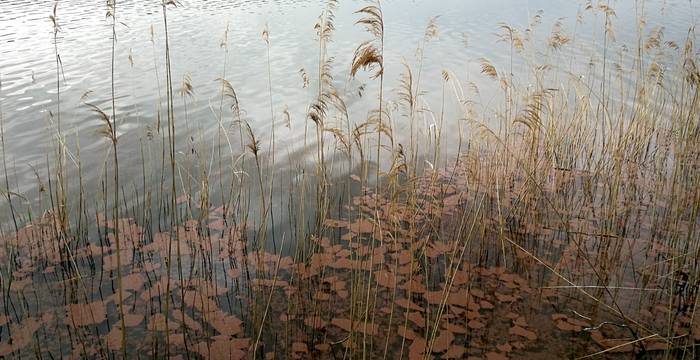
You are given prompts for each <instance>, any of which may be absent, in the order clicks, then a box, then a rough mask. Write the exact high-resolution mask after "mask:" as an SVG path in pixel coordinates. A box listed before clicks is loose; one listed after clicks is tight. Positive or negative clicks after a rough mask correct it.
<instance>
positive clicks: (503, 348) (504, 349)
mask: <svg viewBox="0 0 700 360" xmlns="http://www.w3.org/2000/svg"><path fill="white" fill-rule="evenodd" d="M496 349H498V350H500V351H502V352H504V353H509V352H511V351H513V347H512V346H511V345H510V344H509V343H505V344H498V345H496Z"/></svg>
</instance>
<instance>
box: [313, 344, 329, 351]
mask: <svg viewBox="0 0 700 360" xmlns="http://www.w3.org/2000/svg"><path fill="white" fill-rule="evenodd" d="M314 348H315V349H316V350H318V351H320V352H322V353H326V352H329V351H331V345H330V344H318V345H316V346H314Z"/></svg>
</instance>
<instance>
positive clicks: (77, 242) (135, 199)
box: [0, 0, 700, 359]
mask: <svg viewBox="0 0 700 360" xmlns="http://www.w3.org/2000/svg"><path fill="white" fill-rule="evenodd" d="M63 5H64V4H63V3H62V2H59V1H56V2H55V5H54V6H53V10H52V15H51V21H52V22H53V26H54V34H55V36H58V34H59V33H60V32H61V31H62V28H61V26H60V25H61V24H60V19H61V18H60V11H61V6H63ZM178 5H179V4H178V3H177V2H176V1H174V0H167V1H166V0H163V1H162V9H161V11H162V24H160V25H158V26H156V27H154V28H155V30H154V28H152V29H151V32H152V35H151V39H153V32H154V31H162V32H163V33H164V39H165V44H164V49H165V53H158V52H157V51H156V46H155V41H154V40H152V41H153V42H154V64H155V65H156V66H155V67H154V69H155V70H154V71H155V73H156V74H155V76H156V78H157V79H159V83H158V91H159V96H158V98H159V101H158V104H155V107H156V109H157V114H156V117H155V118H154V119H150V120H149V122H148V123H149V124H150V125H149V126H148V128H147V130H146V131H144V136H143V138H141V139H138V140H137V141H136V142H134V141H133V139H122V138H121V137H120V132H119V124H120V114H119V113H118V112H117V106H116V105H115V101H117V100H116V99H118V94H119V93H120V92H124V91H127V90H126V89H119V88H115V86H114V76H115V75H114V62H115V61H118V57H115V53H114V51H115V50H114V49H115V44H116V42H117V41H118V39H119V33H118V32H119V27H118V26H117V24H119V18H118V16H117V15H118V13H119V12H118V9H120V8H119V6H122V5H121V3H120V4H117V1H116V0H110V1H108V2H107V11H108V13H107V14H108V20H107V21H109V22H110V23H111V24H112V25H111V26H112V38H111V39H110V41H112V62H111V64H110V65H109V66H111V69H112V87H111V94H110V97H111V99H112V101H111V105H109V109H102V108H100V107H98V106H96V105H93V104H92V103H91V102H90V99H89V94H86V97H85V98H84V99H83V103H84V105H82V106H83V107H84V109H85V111H89V112H91V113H92V114H94V116H96V117H97V118H98V119H99V120H100V121H101V123H102V128H101V129H100V130H99V134H98V135H95V136H103V137H104V138H105V142H106V143H108V146H107V147H105V149H107V150H106V155H105V159H106V160H105V162H104V164H103V174H104V176H103V179H104V180H103V181H102V182H101V183H100V184H84V183H83V176H82V164H81V162H80V156H79V154H80V148H79V146H78V147H75V148H73V147H71V146H70V145H68V142H67V141H66V138H67V137H68V136H70V134H66V133H64V131H63V129H62V127H61V112H62V100H61V98H60V96H61V91H60V90H61V86H62V83H63V79H62V74H61V68H62V63H61V58H60V52H61V49H60V48H59V46H58V42H55V44H56V47H55V57H56V89H57V91H56V104H57V106H56V108H55V109H53V110H52V117H51V119H50V127H49V129H48V130H47V131H49V132H50V136H51V138H52V139H53V144H54V149H55V150H54V152H53V153H51V154H47V156H46V159H45V166H44V168H43V169H41V168H38V169H36V170H35V174H36V180H37V189H36V197H29V196H26V195H25V194H19V193H17V192H14V191H13V190H12V189H11V184H10V181H9V180H8V179H9V177H10V173H11V172H12V170H11V168H10V167H11V166H12V165H11V164H9V163H7V161H5V158H6V156H7V154H5V153H4V151H3V164H2V165H3V170H4V173H5V179H4V185H5V189H3V190H2V195H3V197H4V198H5V200H6V203H5V205H3V206H7V209H8V210H9V211H8V214H9V215H10V216H11V217H9V218H8V219H4V220H5V222H6V223H7V224H8V226H6V227H4V228H3V234H2V238H1V240H0V243H1V244H2V246H1V247H0V259H2V261H1V264H2V269H0V287H1V288H2V302H1V303H0V304H1V306H0V307H1V308H2V309H1V310H2V313H1V314H0V356H4V357H7V358H25V357H26V358H33V357H35V358H58V357H61V358H62V357H67V358H119V357H122V358H137V357H138V358H142V357H143V358H146V357H150V358H163V357H170V358H188V359H189V358H214V359H242V358H266V359H273V358H363V359H364V358H399V357H402V358H403V357H408V358H443V359H447V358H467V357H473V358H485V359H506V358H589V357H590V358H593V357H613V358H614V357H620V358H629V357H640V358H679V359H680V358H687V359H692V358H697V357H698V356H699V355H698V344H699V343H700V321H699V319H698V316H696V311H695V310H696V305H697V302H698V299H699V297H698V284H699V283H698V282H699V281H700V277H699V276H698V274H699V272H698V266H699V264H698V259H699V258H700V236H699V235H698V219H700V217H699V215H698V214H699V210H700V171H699V170H700V160H699V159H700V141H699V140H700V114H699V109H700V95H699V93H698V87H699V86H700V70H699V69H698V66H697V61H698V50H697V49H696V47H695V34H694V31H693V29H690V30H689V32H688V37H687V41H686V42H685V43H675V42H672V41H667V40H666V39H664V37H663V32H662V31H661V30H659V29H653V30H651V31H649V29H646V28H645V25H644V24H643V22H642V20H641V19H640V35H639V41H638V42H637V43H636V44H629V45H628V48H629V54H633V55H632V58H633V60H632V61H630V62H628V63H629V64H627V65H625V64H626V63H627V62H620V61H618V58H616V57H615V56H617V55H616V54H614V53H613V50H612V49H611V43H613V42H614V41H615V39H614V20H615V10H614V9H613V8H611V7H610V6H608V5H607V4H606V3H604V2H600V3H592V2H588V3H586V6H584V7H583V8H582V15H581V19H583V17H584V15H583V14H587V13H589V14H594V16H597V17H599V18H602V19H604V23H603V29H602V32H603V35H602V38H603V43H602V44H600V45H601V46H602V49H603V50H602V53H596V55H599V56H598V57H597V58H596V59H597V60H596V61H595V63H593V64H591V66H589V67H587V68H586V69H585V73H584V74H583V75H581V74H580V73H579V72H576V71H573V68H572V66H571V62H570V60H569V59H565V58H563V57H562V55H561V54H564V53H565V52H564V50H565V49H566V48H567V47H570V46H573V44H574V43H575V36H574V35H571V34H569V33H568V31H567V29H565V28H564V27H563V25H561V24H560V23H558V24H556V25H555V26H554V27H553V29H551V32H550V35H549V36H548V38H547V40H546V42H545V43H544V44H539V43H536V40H535V39H536V37H535V36H533V34H534V33H535V32H542V31H546V30H544V29H540V28H539V27H538V25H539V23H540V21H541V18H542V16H545V14H544V13H538V14H537V15H536V16H535V17H534V18H533V20H532V23H531V24H530V25H529V26H528V27H527V28H524V29H518V28H515V27H512V26H510V25H508V24H498V25H496V26H495V28H496V29H497V30H498V31H499V35H498V40H499V41H500V42H502V43H503V44H500V45H499V46H504V51H506V52H507V53H508V56H509V59H510V68H508V66H505V68H501V67H500V66H498V67H497V65H495V64H493V63H492V62H490V61H489V60H488V59H480V60H479V61H478V68H477V69H474V68H472V69H467V73H468V75H467V78H464V77H463V75H458V74H461V73H463V72H464V70H465V69H446V70H444V71H442V73H441V74H429V73H425V72H424V71H423V66H424V61H429V58H427V57H426V56H425V54H426V53H427V52H429V51H430V49H431V47H433V46H439V45H436V44H433V43H434V40H435V38H436V37H437V36H438V34H439V18H432V19H430V21H428V23H427V26H426V31H425V36H424V38H423V40H422V41H421V42H420V43H419V44H417V48H418V51H417V59H416V61H411V62H408V61H407V62H406V63H404V64H389V63H386V62H385V57H384V50H385V48H384V47H385V42H384V35H385V33H384V32H385V26H384V15H383V12H382V6H381V3H379V2H372V3H368V4H367V5H366V6H361V7H359V8H358V11H357V14H356V15H357V26H358V27H361V28H363V29H365V30H367V32H366V34H367V37H366V41H361V42H359V44H358V45H357V47H356V49H348V52H347V54H348V57H349V58H352V65H351V69H350V70H349V72H348V74H347V75H348V76H349V77H350V78H358V79H362V80H363V81H366V82H368V83H370V85H369V86H370V87H371V91H369V90H368V91H367V93H366V94H365V95H364V96H363V97H362V98H361V101H365V102H367V103H368V104H370V105H371V106H372V107H374V110H372V111H370V112H369V113H368V114H367V116H366V117H362V118H354V117H353V115H352V114H351V113H350V112H349V111H348V107H347V106H346V102H345V100H346V96H348V94H347V92H346V91H344V90H340V89H342V87H341V84H342V83H341V82H340V81H338V80H337V79H334V77H333V74H335V73H336V71H335V70H336V69H334V59H333V58H332V57H331V56H330V55H329V48H330V47H332V46H334V44H333V42H332V39H333V36H334V31H335V21H336V18H335V11H336V10H337V5H338V4H337V2H336V1H334V0H330V1H328V3H327V4H326V5H325V8H324V10H323V12H322V13H321V14H320V16H319V18H318V22H317V23H316V24H311V26H314V28H315V29H316V32H317V39H316V40H317V44H318V48H317V49H316V50H317V53H316V54H315V55H316V56H317V65H318V67H317V68H316V69H313V70H311V69H302V70H301V71H300V75H301V79H302V80H301V82H302V83H301V84H300V86H302V87H309V88H310V92H311V93H312V94H313V95H312V96H311V100H310V103H309V106H308V110H307V112H306V113H305V114H291V113H290V112H289V111H288V110H287V109H286V108H285V109H284V111H281V110H279V109H281V108H282V106H281V105H280V104H279V103H278V102H277V101H278V97H277V96H276V94H275V93H274V90H273V86H272V84H273V83H274V82H275V79H274V78H273V77H272V72H271V71H270V66H271V65H270V64H271V61H270V58H271V57H274V56H275V53H274V48H275V33H274V32H273V31H270V30H269V29H268V28H267V27H266V28H265V29H264V30H262V31H261V40H260V41H264V43H265V46H266V50H267V58H266V59H265V61H266V62H267V73H266V74H262V75H261V77H263V78H265V83H266V84H267V85H268V86H267V88H266V89H260V91H267V92H268V93H269V96H268V98H269V104H242V103H239V101H238V97H237V94H236V86H240V85H239V84H233V83H232V82H230V81H229V80H227V76H228V75H229V71H230V69H229V68H228V65H227V61H228V58H229V56H230V54H229V47H228V43H229V41H230V39H229V35H228V33H229V31H228V30H229V29H228V28H227V29H226V31H225V34H224V36H223V39H222V42H221V44H222V45H221V51H222V59H221V60H222V61H221V66H222V67H221V69H222V71H221V77H220V78H219V79H218V80H217V82H216V83H215V84H216V86H218V88H219V89H220V90H219V91H220V96H219V99H218V104H217V106H218V107H217V108H216V111H215V113H216V116H217V117H218V118H217V129H216V131H215V132H214V133H215V136H214V137H213V138H208V137H206V135H205V133H206V134H211V133H212V132H205V131H204V130H203V129H201V128H200V127H199V126H198V125H197V124H196V122H194V121H192V119H190V118H189V114H188V112H187V104H188V101H190V99H191V98H192V97H193V95H194V94H195V92H196V89H195V88H194V87H193V85H192V79H191V78H190V77H189V76H185V77H183V79H182V81H181V84H180V85H179V89H178V84H177V83H178V81H177V80H176V79H174V78H173V75H172V71H171V67H172V63H171V61H172V60H171V56H170V47H169V43H168V41H169V40H168V39H169V35H168V27H167V26H168V16H170V15H169V11H170V9H172V7H175V6H178ZM580 21H581V23H583V21H584V20H580ZM583 26H585V25H583ZM535 49H540V50H535ZM541 49H545V50H544V53H545V55H546V56H545V57H544V58H543V57H542V52H543V51H542V50H541ZM594 49H596V48H595V47H594ZM594 51H598V50H594ZM130 59H131V58H130ZM162 59H164V61H165V67H164V68H159V66H157V65H158V64H159V62H158V61H160V60H162ZM514 61H516V62H522V63H525V64H527V66H528V67H529V71H528V72H527V73H525V74H514V73H513V62H514ZM572 61H573V60H572ZM410 64H412V65H410ZM624 66H629V68H625V67H624ZM389 67H397V68H399V69H401V70H402V71H401V77H400V79H398V83H399V84H400V87H399V88H398V89H391V88H389V87H387V85H386V83H385V80H386V79H385V74H386V72H385V69H387V68H389ZM623 73H624V74H631V75H627V76H628V78H630V79H632V81H624V78H623ZM470 77H471V78H473V77H481V78H483V79H489V81H491V82H493V85H494V87H495V88H496V89H497V94H498V95H497V96H498V100H497V101H490V102H483V101H481V97H480V91H481V90H480V89H479V88H478V87H477V86H476V85H475V84H474V83H472V82H470V81H469V78H470ZM425 82H433V83H438V84H440V85H441V88H442V93H441V94H440V96H439V98H440V99H441V101H440V103H438V104H430V103H428V100H427V99H428V96H427V94H426V93H425V92H424V90H423V87H422V86H423V84H424V83H425ZM0 91H2V89H1V88H0ZM447 101H449V102H451V103H454V104H457V106H458V107H459V115H458V116H457V117H455V118H448V117H447V116H446V114H449V112H448V111H446V109H445V107H446V102H447ZM176 102H182V103H183V104H184V109H185V110H184V111H183V112H182V113H180V112H176V111H175V105H174V104H175V103H176ZM246 106H251V107H252V106H269V107H270V118H269V119H249V118H247V117H246V115H245V111H244V108H245V107H246ZM302 119H303V120H302ZM253 120H255V121H253ZM3 121H4V120H3V119H2V111H1V108H0V124H2V123H3ZM267 121H269V124H268V125H269V126H268V127H266V128H268V129H270V130H269V131H270V132H269V134H261V133H260V129H257V128H256V127H255V126H254V124H260V123H261V122H267ZM293 122H294V125H292V123H293ZM289 126H303V127H304V129H305V138H304V153H305V158H306V159H312V164H311V165H310V166H309V164H298V165H297V166H295V167H293V168H294V170H293V171H292V172H293V174H280V173H279V171H278V170H277V169H278V167H277V166H276V165H277V164H279V163H280V162H284V161H287V159H285V154H284V153H283V152H282V151H279V148H277V147H276V144H277V142H276V141H277V140H276V139H278V138H279V137H280V136H284V132H280V129H283V128H284V127H289ZM406 132H407V133H406ZM0 133H1V134H2V138H1V140H2V145H3V146H2V148H3V150H4V149H5V143H6V142H8V141H11V139H7V138H5V135H4V130H3V131H2V132H0ZM445 133H451V134H455V133H456V134H457V138H458V143H457V144H449V145H446V144H445V142H444V141H445V138H446V135H445ZM122 141H125V142H126V141H129V144H132V145H133V144H137V148H138V149H139V151H138V153H139V154H140V159H126V160H125V161H132V162H134V161H135V162H137V163H138V164H139V166H137V167H136V168H137V169H139V172H137V173H131V174H129V175H128V180H125V178H126V177H125V175H124V173H123V172H121V173H120V168H121V167H120V166H123V165H121V164H122V163H123V160H122V157H120V155H121V154H123V150H121V149H122V148H121V147H120V145H122ZM180 149H185V151H183V154H184V156H180V155H178V151H180ZM290 158H291V157H290ZM283 175H284V176H283ZM69 182H70V183H75V182H77V183H78V184H79V186H78V187H77V189H78V190H77V191H75V192H71V189H72V188H69V187H67V186H66V184H67V183H69ZM137 183H140V184H139V185H140V188H141V189H142V191H141V192H139V191H138V190H137V189H138V188H139V187H137V186H135V185H134V184H137ZM87 186H91V187H94V188H97V189H99V191H98V192H97V193H91V194H88V193H86V190H85V189H86V188H87ZM28 199H36V200H31V201H30V200H28Z"/></svg>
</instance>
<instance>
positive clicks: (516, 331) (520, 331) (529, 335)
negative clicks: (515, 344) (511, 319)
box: [508, 325, 537, 341]
mask: <svg viewBox="0 0 700 360" xmlns="http://www.w3.org/2000/svg"><path fill="white" fill-rule="evenodd" d="M508 333H509V334H511V335H517V336H521V337H524V338H526V339H528V340H532V341H534V340H537V334H536V333H535V332H533V331H530V330H527V329H525V328H523V327H520V326H518V325H515V326H513V327H512V328H510V329H509V330H508Z"/></svg>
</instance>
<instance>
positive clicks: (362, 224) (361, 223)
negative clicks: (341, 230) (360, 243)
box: [348, 219, 374, 234]
mask: <svg viewBox="0 0 700 360" xmlns="http://www.w3.org/2000/svg"><path fill="white" fill-rule="evenodd" d="M348 229H349V230H350V231H352V232H353V233H355V234H371V233H372V232H374V224H373V223H372V222H370V221H368V220H365V219H358V220H357V221H355V222H354V223H352V224H349V225H348Z"/></svg>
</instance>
